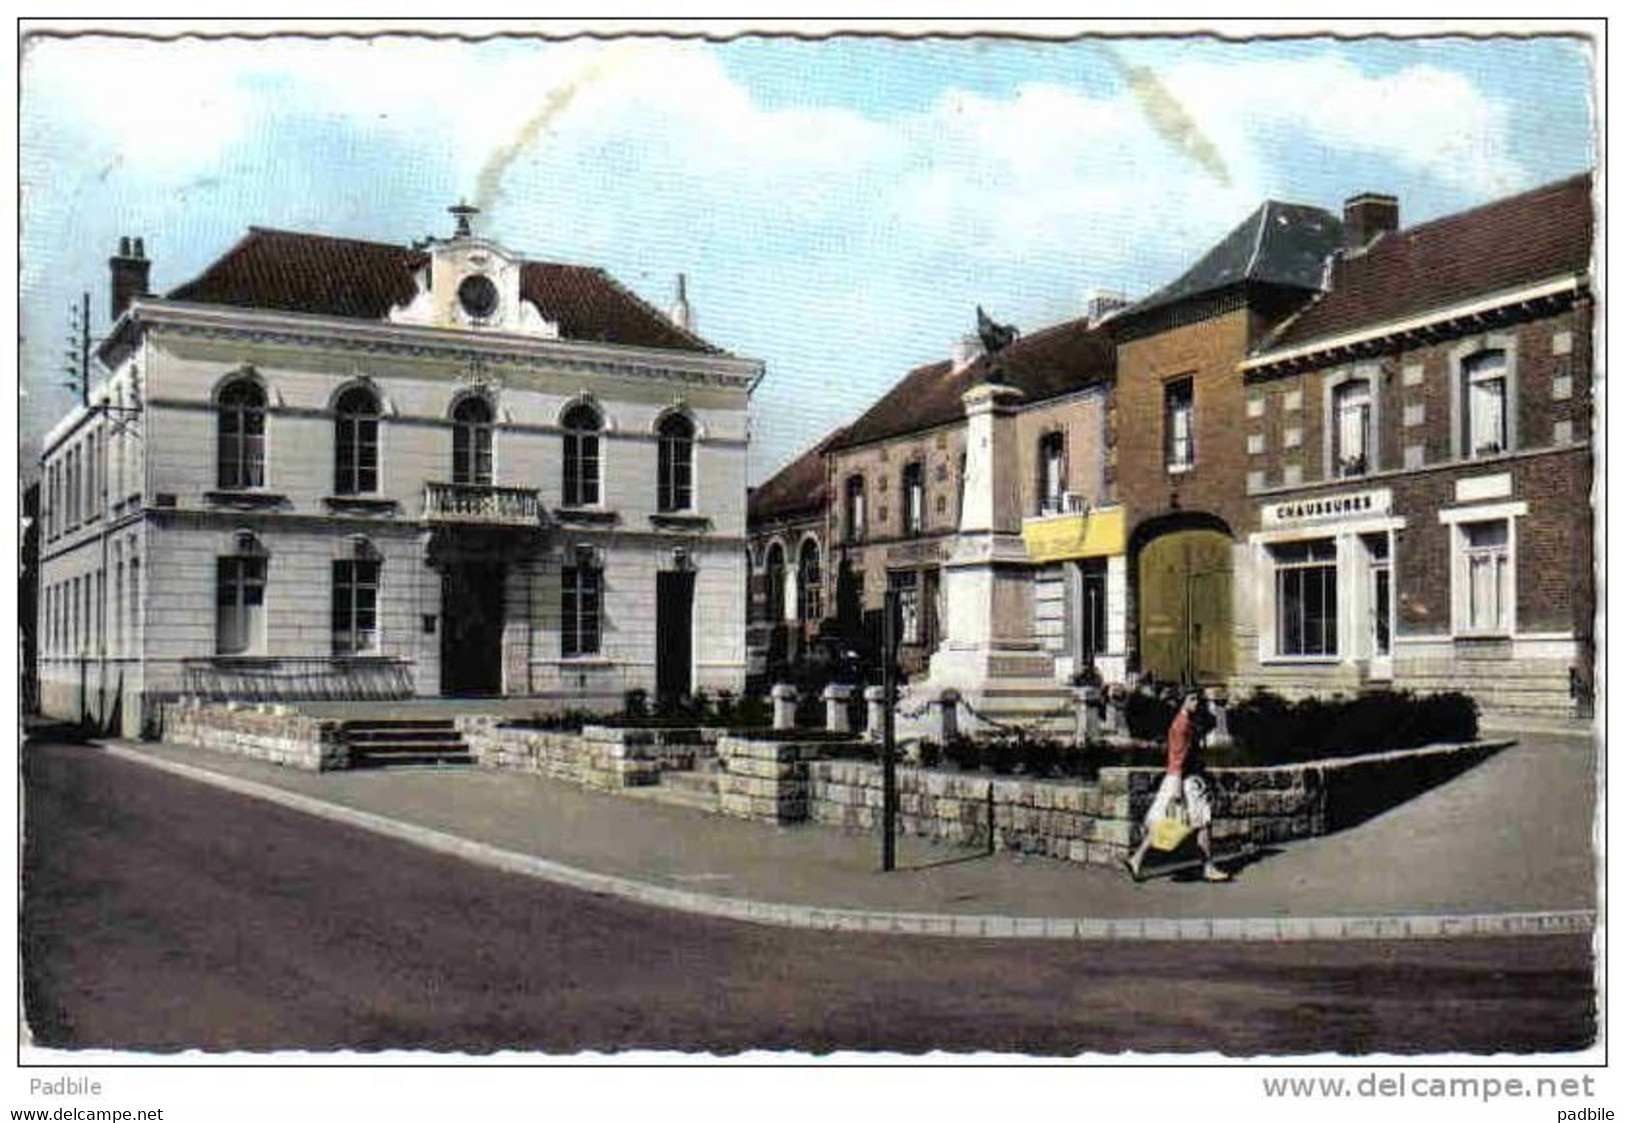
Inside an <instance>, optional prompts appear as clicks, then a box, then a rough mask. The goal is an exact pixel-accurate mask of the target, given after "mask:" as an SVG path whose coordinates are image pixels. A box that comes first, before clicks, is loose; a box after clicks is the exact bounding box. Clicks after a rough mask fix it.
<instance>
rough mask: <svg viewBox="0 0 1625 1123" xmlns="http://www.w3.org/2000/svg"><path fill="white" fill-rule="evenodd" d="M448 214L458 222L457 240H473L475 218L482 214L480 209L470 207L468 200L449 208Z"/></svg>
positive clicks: (455, 235)
mask: <svg viewBox="0 0 1625 1123" xmlns="http://www.w3.org/2000/svg"><path fill="white" fill-rule="evenodd" d="M446 212H447V213H448V214H450V215H451V216H452V217H453V218H455V219H456V220H457V232H456V233H455V234H454V235H453V237H456V238H472V237H473V236H474V227H473V224H472V223H473V218H474V216H475V215H477V214H479V213H480V208H478V207H475V206H471V205H469V202H468V200H466V199H462V200H459V201H458V203H457V205H456V206H455V207H447V208H446Z"/></svg>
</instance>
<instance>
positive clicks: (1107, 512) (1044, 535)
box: [1021, 507, 1126, 562]
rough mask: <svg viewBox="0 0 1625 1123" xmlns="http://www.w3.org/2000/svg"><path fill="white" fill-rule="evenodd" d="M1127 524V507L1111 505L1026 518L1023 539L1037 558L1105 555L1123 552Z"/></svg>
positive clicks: (1069, 558)
mask: <svg viewBox="0 0 1625 1123" xmlns="http://www.w3.org/2000/svg"><path fill="white" fill-rule="evenodd" d="M1123 527H1124V520H1123V508H1121V507H1107V508H1105V509H1103V510H1097V511H1090V512H1089V513H1088V514H1083V515H1052V516H1050V517H1049V518H1040V519H1026V520H1023V522H1022V524H1021V540H1022V542H1023V543H1025V544H1026V546H1027V556H1028V557H1030V558H1032V560H1033V561H1035V562H1052V561H1070V560H1073V559H1076V558H1105V557H1112V556H1115V555H1117V554H1121V553H1122V552H1123V550H1124V548H1125V544H1126V543H1125V538H1124V533H1123Z"/></svg>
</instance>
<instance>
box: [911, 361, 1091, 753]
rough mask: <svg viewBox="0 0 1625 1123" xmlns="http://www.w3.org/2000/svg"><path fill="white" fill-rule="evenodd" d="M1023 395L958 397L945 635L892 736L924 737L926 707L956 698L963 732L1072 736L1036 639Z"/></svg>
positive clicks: (1063, 689)
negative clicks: (957, 507) (1018, 441)
mask: <svg viewBox="0 0 1625 1123" xmlns="http://www.w3.org/2000/svg"><path fill="white" fill-rule="evenodd" d="M1022 397H1023V395H1022V393H1021V391H1020V390H1018V389H1016V388H1015V387H1013V386H1006V385H1002V384H999V383H984V384H983V385H980V386H977V387H974V388H973V389H971V390H970V391H968V392H967V393H966V394H965V396H964V399H963V401H964V403H965V412H966V415H967V418H968V422H967V427H966V441H965V445H966V450H965V501H964V508H963V512H962V514H961V516H960V529H959V533H958V535H957V536H956V537H955V540H954V546H953V552H952V553H951V554H950V556H949V558H948V560H947V562H945V563H944V565H943V600H944V602H945V604H946V616H947V619H946V627H945V628H944V634H945V638H944V639H943V641H942V643H941V645H940V646H938V648H937V650H936V651H935V652H934V653H932V655H931V660H930V663H929V664H928V666H927V669H926V673H925V674H924V675H923V676H921V677H920V678H917V679H915V680H914V681H912V682H910V683H909V684H908V686H907V687H905V688H904V690H903V691H902V693H901V695H900V697H899V699H898V720H897V729H898V735H899V736H928V735H930V732H931V731H932V729H933V728H934V727H935V726H936V724H937V723H936V722H934V721H932V720H931V717H930V713H929V703H930V702H931V701H932V700H934V699H936V698H937V697H938V696H940V695H941V693H942V692H943V691H944V690H954V691H957V692H958V694H959V697H960V702H959V714H958V727H959V729H960V731H961V732H965V733H971V734H977V733H989V732H996V731H997V730H998V729H999V727H1000V726H1001V725H1003V726H1020V727H1022V728H1026V729H1029V730H1031V731H1033V732H1035V733H1037V732H1041V733H1046V734H1063V735H1065V736H1068V737H1070V736H1071V732H1072V729H1073V726H1074V725H1075V718H1074V715H1073V709H1072V690H1071V687H1070V686H1068V685H1065V684H1062V683H1058V682H1056V681H1055V659H1054V657H1053V656H1052V655H1050V654H1049V653H1048V652H1046V651H1044V650H1043V649H1042V648H1040V647H1039V645H1038V643H1037V641H1036V640H1034V638H1033V572H1032V562H1031V560H1030V559H1029V557H1028V555H1027V547H1026V546H1025V544H1023V542H1022V540H1021V534H1020V526H1021V518H1020V497H1019V490H1018V489H1017V487H1016V480H1015V472H1016V470H1017V464H1018V460H1019V457H1018V456H1017V452H1018V450H1017V448H1016V446H1015V425H1014V409H1015V405H1016V404H1017V403H1018V402H1019V401H1020V400H1021V398H1022Z"/></svg>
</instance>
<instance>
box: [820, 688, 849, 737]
mask: <svg viewBox="0 0 1625 1123" xmlns="http://www.w3.org/2000/svg"><path fill="white" fill-rule="evenodd" d="M852 690H853V688H852V687H851V686H850V685H849V684H847V683H844V682H832V683H830V684H829V685H828V686H826V687H824V695H823V697H824V728H825V729H826V730H828V731H829V732H831V733H850V732H852V715H851V711H850V710H849V709H848V707H847V703H848V702H850V701H851V699H852Z"/></svg>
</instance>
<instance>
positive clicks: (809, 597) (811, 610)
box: [796, 538, 824, 624]
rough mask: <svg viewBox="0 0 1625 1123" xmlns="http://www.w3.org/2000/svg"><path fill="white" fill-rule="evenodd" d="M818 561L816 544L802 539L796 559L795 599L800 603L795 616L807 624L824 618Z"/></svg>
mask: <svg viewBox="0 0 1625 1123" xmlns="http://www.w3.org/2000/svg"><path fill="white" fill-rule="evenodd" d="M819 560H820V559H819V557H818V543H817V542H815V541H813V540H812V539H811V538H808V539H804V540H803V541H802V543H801V551H800V556H799V557H798V558H797V559H796V599H797V600H799V601H800V602H801V603H800V604H799V605H798V606H797V615H798V616H799V617H800V618H801V620H802V621H804V622H805V623H809V624H816V623H818V621H820V620H822V619H823V618H824V573H823V567H822V566H821V565H820V564H819Z"/></svg>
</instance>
